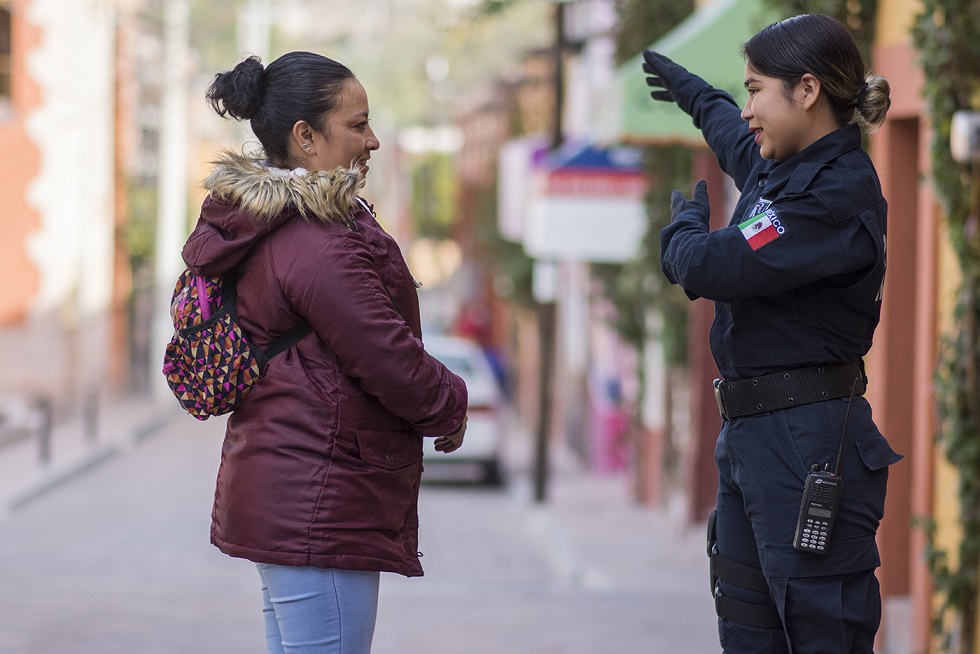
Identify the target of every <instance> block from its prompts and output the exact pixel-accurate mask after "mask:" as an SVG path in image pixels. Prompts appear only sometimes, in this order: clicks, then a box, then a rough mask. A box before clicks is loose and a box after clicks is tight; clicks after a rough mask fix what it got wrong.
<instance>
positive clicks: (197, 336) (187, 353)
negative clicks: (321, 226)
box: [163, 270, 313, 420]
mask: <svg viewBox="0 0 980 654" xmlns="http://www.w3.org/2000/svg"><path fill="white" fill-rule="evenodd" d="M235 282H236V277H235V274H234V272H230V273H225V274H223V275H215V276H205V275H198V274H195V273H193V272H191V271H190V270H185V271H184V272H183V273H182V274H181V276H180V278H179V279H178V280H177V286H176V287H175V288H174V293H173V297H172V299H171V302H170V317H171V318H172V320H173V324H174V335H173V338H171V339H170V343H168V344H167V349H166V353H165V354H164V358H163V374H164V376H165V377H166V378H167V384H168V385H169V386H170V390H171V391H173V394H174V395H175V396H176V397H177V400H178V401H179V402H180V405H181V406H182V407H183V408H184V410H185V411H187V412H188V413H189V414H191V415H192V416H194V417H195V418H197V419H198V420H207V419H208V418H209V417H211V416H220V415H223V414H225V413H229V412H231V411H234V410H235V409H236V408H237V407H238V406H239V405H240V404H241V403H242V401H243V400H244V399H245V397H246V396H247V395H248V393H249V391H250V390H251V389H252V385H253V384H254V383H255V382H256V381H257V380H258V379H259V378H260V377H262V374H263V373H264V372H265V367H266V364H268V363H269V360H270V359H271V358H272V357H274V356H276V355H277V354H279V353H280V352H284V351H285V350H288V349H289V348H290V347H292V346H293V345H295V344H296V343H297V342H299V340H300V339H301V338H303V337H304V336H306V335H307V334H308V333H309V332H310V330H312V329H313V326H312V325H310V323H308V322H307V321H306V320H303V321H302V322H300V323H299V324H298V325H296V326H295V327H293V328H292V329H290V330H289V331H288V332H286V333H285V334H283V335H282V336H280V337H279V338H278V339H276V340H275V341H274V342H273V343H272V345H270V346H269V348H268V349H266V350H261V349H259V348H257V347H255V346H253V345H252V344H251V343H250V342H249V335H248V334H247V333H246V332H245V330H244V329H242V327H241V325H239V324H238V316H237V311H236V308H235V303H236V300H237V298H238V290H237V288H236V286H237V285H236V283H235Z"/></svg>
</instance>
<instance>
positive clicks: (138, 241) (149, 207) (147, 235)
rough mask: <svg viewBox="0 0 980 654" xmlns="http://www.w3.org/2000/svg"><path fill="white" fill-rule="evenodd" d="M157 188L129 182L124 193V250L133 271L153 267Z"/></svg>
mask: <svg viewBox="0 0 980 654" xmlns="http://www.w3.org/2000/svg"><path fill="white" fill-rule="evenodd" d="M157 195H158V194H157V188H156V186H155V185H151V184H146V183H141V182H130V183H129V187H128V189H127V192H126V200H127V207H126V210H127V213H128V218H127V220H126V227H125V234H124V236H125V239H126V249H127V251H128V252H129V261H130V265H131V266H132V267H133V270H139V269H140V268H149V267H151V266H153V261H154V251H155V247H156V227H157V206H158V204H157Z"/></svg>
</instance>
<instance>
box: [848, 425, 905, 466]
mask: <svg viewBox="0 0 980 654" xmlns="http://www.w3.org/2000/svg"><path fill="white" fill-rule="evenodd" d="M855 445H856V446H857V450H858V455H859V456H860V457H861V461H862V462H863V463H864V467H865V468H867V469H868V470H871V471H875V470H881V469H882V468H887V467H888V466H890V465H892V464H893V463H898V462H899V461H901V460H902V455H901V454H898V453H897V452H895V450H893V449H892V446H891V445H889V444H888V440H887V439H886V438H885V437H884V436H882V435H881V434H877V433H876V434H872V435H870V436H867V437H865V438H859V439H858V440H857V441H855Z"/></svg>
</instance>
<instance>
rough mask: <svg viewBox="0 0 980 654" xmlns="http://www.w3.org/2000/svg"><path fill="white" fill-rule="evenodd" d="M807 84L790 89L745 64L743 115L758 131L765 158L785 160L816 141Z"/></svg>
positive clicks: (750, 128) (751, 127) (755, 133)
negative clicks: (745, 95) (746, 94)
mask: <svg viewBox="0 0 980 654" xmlns="http://www.w3.org/2000/svg"><path fill="white" fill-rule="evenodd" d="M805 86H806V85H805V84H804V83H803V81H802V80H801V81H800V82H798V83H797V84H796V85H795V86H793V88H791V89H787V88H786V85H785V84H784V83H783V81H782V80H781V79H779V78H777V77H769V76H768V75H762V74H760V73H758V72H756V71H755V70H754V69H753V68H752V67H751V66H749V65H748V64H746V65H745V89H746V91H747V92H748V99H747V100H746V101H745V107H744V108H743V109H742V119H743V120H745V121H747V122H748V124H749V130H750V131H751V132H752V133H753V134H754V135H755V142H756V144H757V145H758V146H759V148H760V154H761V155H762V158H763V159H769V160H772V161H786V160H787V159H789V158H790V157H792V156H793V155H794V154H796V153H797V152H799V151H800V150H802V149H803V148H805V147H806V146H807V145H809V144H810V143H812V142H813V138H812V134H811V133H810V125H809V123H810V117H809V116H808V115H807V111H806V107H807V103H806V93H807V90H806V88H805Z"/></svg>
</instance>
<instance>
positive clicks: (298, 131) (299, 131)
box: [292, 120, 316, 156]
mask: <svg viewBox="0 0 980 654" xmlns="http://www.w3.org/2000/svg"><path fill="white" fill-rule="evenodd" d="M315 133H316V130H314V129H313V128H312V127H310V124H309V123H308V122H306V121H305V120H297V121H296V123H295V124H293V131H292V136H293V142H294V143H296V146H297V147H298V148H299V151H300V152H302V153H303V154H305V155H307V156H310V155H314V154H316V151H315V149H314V148H316V143H315V142H314V140H313V135H314V134H315Z"/></svg>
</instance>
